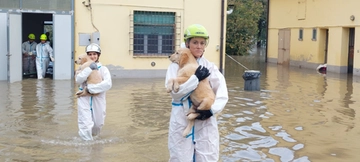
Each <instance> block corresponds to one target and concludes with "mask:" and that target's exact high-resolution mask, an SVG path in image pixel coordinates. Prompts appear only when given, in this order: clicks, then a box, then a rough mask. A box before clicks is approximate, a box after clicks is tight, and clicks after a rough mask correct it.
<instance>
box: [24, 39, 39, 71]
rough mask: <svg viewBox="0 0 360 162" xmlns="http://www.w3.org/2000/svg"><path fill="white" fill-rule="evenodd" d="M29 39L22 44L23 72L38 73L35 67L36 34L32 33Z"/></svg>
mask: <svg viewBox="0 0 360 162" xmlns="http://www.w3.org/2000/svg"><path fill="white" fill-rule="evenodd" d="M28 38H29V40H27V41H25V42H24V43H22V45H21V49H22V54H23V74H31V73H36V67H35V51H36V45H37V43H36V42H35V41H34V40H35V34H33V33H30V34H29V36H28Z"/></svg>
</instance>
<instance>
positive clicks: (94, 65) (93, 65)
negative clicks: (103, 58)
mask: <svg viewBox="0 0 360 162" xmlns="http://www.w3.org/2000/svg"><path fill="white" fill-rule="evenodd" d="M89 67H90V69H91V70H98V66H97V65H96V63H95V62H93V63H91V64H90V66H89Z"/></svg>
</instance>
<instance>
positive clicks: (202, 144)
mask: <svg viewBox="0 0 360 162" xmlns="http://www.w3.org/2000/svg"><path fill="white" fill-rule="evenodd" d="M198 62H199V64H200V65H203V66H205V67H206V68H208V69H209V71H210V73H211V74H210V76H209V77H208V78H209V82H210V85H211V87H212V89H213V91H214V92H215V94H216V98H215V102H214V104H213V105H212V107H211V110H212V112H213V113H214V114H216V113H219V112H221V111H222V110H223V109H224V107H225V105H226V103H227V101H228V91H227V87H226V82H225V78H224V76H223V75H222V74H221V73H220V71H219V70H218V68H217V67H216V66H215V65H214V64H213V63H210V62H209V61H208V60H206V59H205V58H204V57H202V58H200V59H198ZM178 69H179V66H178V64H176V63H171V64H170V66H169V67H168V70H167V73H166V79H165V87H166V85H167V81H168V80H169V79H170V78H175V77H176V75H177V71H178ZM198 84H199V81H198V79H197V77H196V76H195V75H192V76H191V77H190V79H189V80H188V81H186V82H185V83H184V84H182V85H180V89H179V92H177V93H174V92H171V96H172V98H173V100H172V110H171V116H170V125H169V138H168V148H169V151H170V159H169V161H171V162H190V161H198V162H205V161H206V162H213V161H214V162H217V161H218V160H219V140H220V139H219V131H218V126H217V121H216V117H215V116H212V117H210V118H209V119H207V120H204V121H201V120H195V125H194V127H193V130H192V132H191V133H190V135H189V136H188V137H187V138H184V137H183V136H182V132H183V130H184V129H185V127H186V126H187V123H188V122H187V119H186V114H187V112H188V110H189V107H190V104H191V103H190V101H189V98H188V97H189V96H190V93H191V92H192V91H193V90H194V89H195V88H196V87H197V85H198ZM194 149H195V155H194Z"/></svg>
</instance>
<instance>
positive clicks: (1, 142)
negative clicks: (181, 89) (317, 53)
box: [0, 52, 360, 162]
mask: <svg viewBox="0 0 360 162" xmlns="http://www.w3.org/2000/svg"><path fill="white" fill-rule="evenodd" d="M264 55H265V53H263V52H257V53H256V54H252V55H249V56H237V57H235V56H233V58H234V59H236V60H237V61H239V62H240V63H242V64H243V65H244V66H245V67H247V68H249V69H252V70H259V71H260V72H261V77H260V88H261V90H260V91H244V80H243V78H242V74H243V72H244V70H245V69H244V68H243V67H242V66H240V65H239V64H237V63H236V62H234V61H232V60H231V59H228V58H226V66H225V70H226V72H225V77H226V81H227V84H228V90H229V102H228V104H227V105H226V107H225V109H224V110H223V112H222V113H221V114H220V115H219V116H218V121H219V131H220V136H221V139H220V140H221V141H220V143H221V145H220V159H221V161H223V162H232V161H266V162H267V161H269V162H270V161H284V162H285V161H294V162H306V161H314V162H318V161H320V162H329V161H349V162H353V161H358V159H360V154H359V152H360V140H358V138H359V137H360V129H359V126H360V117H359V116H357V115H356V114H357V113H359V112H357V111H359V107H358V106H357V105H359V104H356V102H357V100H359V98H360V92H357V91H354V90H356V89H359V87H360V78H359V77H355V76H354V77H353V76H351V75H347V74H329V73H328V74H326V76H324V75H321V74H318V73H317V72H316V71H315V70H313V69H299V68H296V67H282V66H279V65H276V64H270V63H268V64H266V63H264ZM0 88H1V89H2V92H1V93H0V105H1V107H0V128H1V131H0V161H95V162H108V161H122V162H123V161H124V162H126V161H129V162H143V161H154V162H155V161H156V162H157V161H159V162H165V161H167V160H168V156H169V154H168V150H167V131H168V121H169V117H170V109H171V103H170V101H171V98H170V96H169V94H167V93H166V92H165V88H164V79H163V78H155V79H114V80H113V87H112V89H111V90H109V91H108V93H107V117H106V121H105V126H104V128H103V130H102V132H101V136H100V137H99V138H97V139H96V140H95V141H92V142H84V141H82V140H81V139H80V138H79V137H78V135H77V110H76V97H75V95H74V93H75V92H76V91H77V88H76V85H75V83H74V82H73V81H54V80H51V79H49V78H46V79H44V80H36V79H24V80H23V81H22V82H18V83H12V84H9V83H7V82H0Z"/></svg>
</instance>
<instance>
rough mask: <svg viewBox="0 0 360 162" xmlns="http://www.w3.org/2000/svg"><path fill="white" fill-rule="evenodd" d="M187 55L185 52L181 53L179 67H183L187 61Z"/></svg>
mask: <svg viewBox="0 0 360 162" xmlns="http://www.w3.org/2000/svg"><path fill="white" fill-rule="evenodd" d="M189 54H190V53H188V52H187V51H181V54H180V59H179V60H180V61H179V66H180V67H183V66H184V65H185V64H186V63H187V62H188V61H189Z"/></svg>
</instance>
